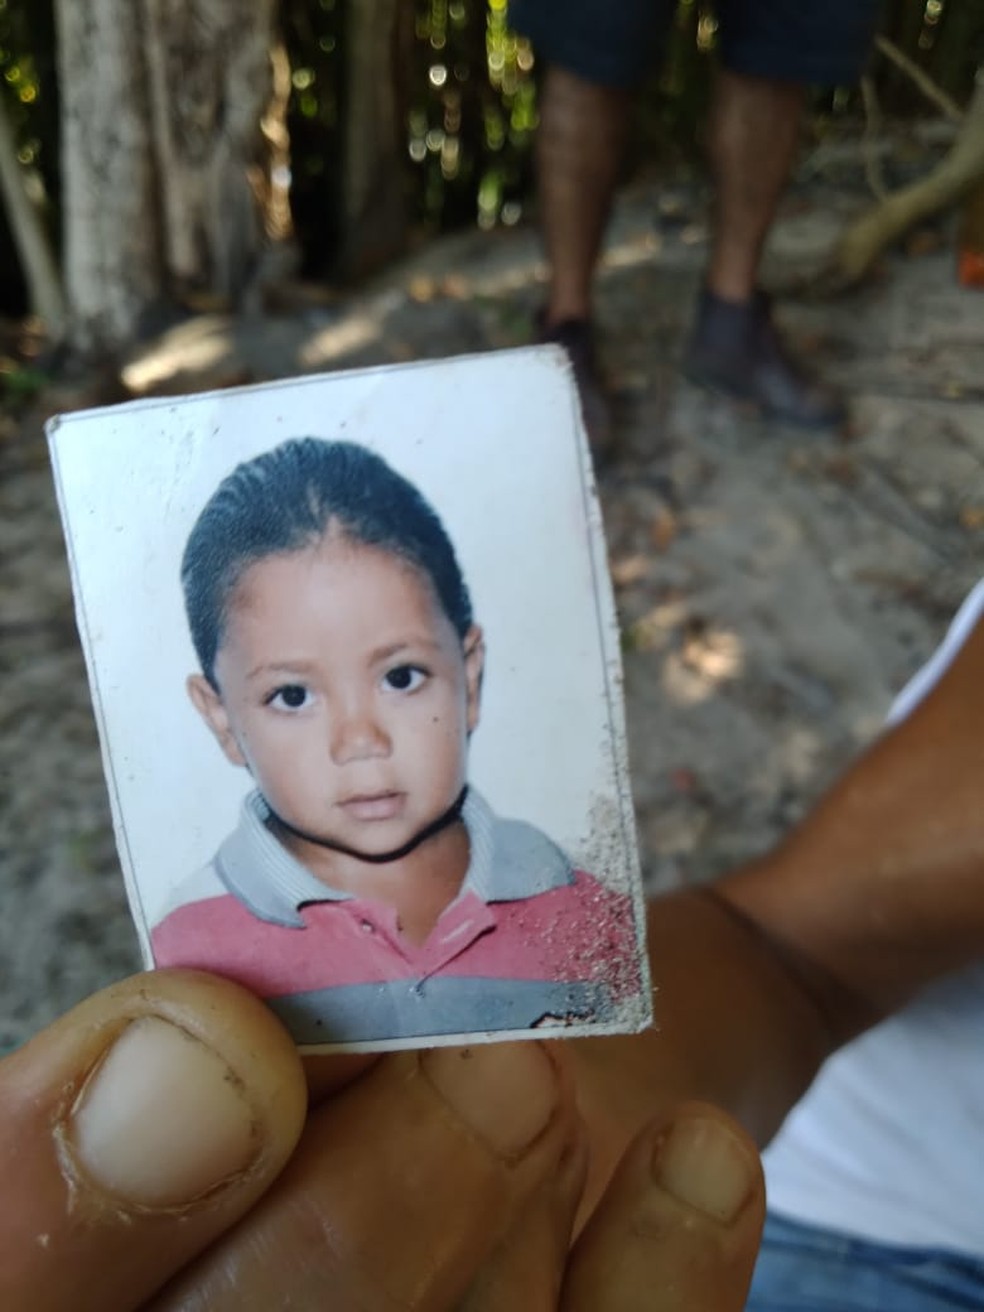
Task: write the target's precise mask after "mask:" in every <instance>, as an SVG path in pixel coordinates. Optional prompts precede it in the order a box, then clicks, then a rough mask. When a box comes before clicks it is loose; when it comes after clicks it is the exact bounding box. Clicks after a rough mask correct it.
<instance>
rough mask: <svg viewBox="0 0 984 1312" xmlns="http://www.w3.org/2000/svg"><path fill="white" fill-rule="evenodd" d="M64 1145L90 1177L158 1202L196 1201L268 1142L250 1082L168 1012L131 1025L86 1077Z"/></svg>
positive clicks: (139, 1199) (127, 1195)
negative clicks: (247, 1090) (248, 1090)
mask: <svg viewBox="0 0 984 1312" xmlns="http://www.w3.org/2000/svg"><path fill="white" fill-rule="evenodd" d="M62 1143H63V1144H64V1146H65V1147H66V1149H67V1152H68V1155H69V1157H70V1159H71V1160H72V1162H73V1163H74V1165H75V1166H76V1167H78V1168H80V1169H81V1172H82V1173H83V1175H84V1176H85V1177H86V1178H87V1179H88V1180H89V1181H91V1182H93V1183H95V1184H96V1185H97V1186H99V1187H101V1188H102V1189H104V1190H106V1191H107V1192H108V1193H110V1194H112V1195H113V1196H114V1197H116V1198H118V1199H120V1200H121V1201H122V1202H125V1203H132V1204H134V1205H136V1206H138V1207H148V1208H172V1207H177V1206H181V1205H186V1204H188V1203H191V1202H194V1201H195V1200H196V1199H198V1198H201V1197H202V1195H204V1194H207V1193H210V1192H211V1191H212V1190H214V1189H215V1188H217V1187H218V1186H219V1185H221V1184H223V1183H225V1182H226V1181H228V1180H229V1179H230V1178H231V1177H232V1176H235V1175H238V1174H239V1173H241V1172H242V1171H244V1170H245V1169H246V1167H247V1166H249V1165H250V1163H251V1162H252V1161H253V1159H254V1158H255V1157H256V1155H257V1152H258V1150H259V1136H258V1130H257V1126H256V1122H255V1119H254V1116H253V1112H252V1110H251V1108H250V1106H249V1104H248V1102H247V1101H246V1098H245V1096H244V1093H243V1089H242V1081H241V1080H240V1079H239V1078H238V1077H237V1076H236V1075H235V1074H234V1072H233V1071H232V1070H231V1069H230V1068H229V1067H228V1066H227V1065H226V1063H225V1062H224V1061H223V1059H222V1058H221V1057H220V1056H219V1055H218V1054H217V1053H215V1052H213V1051H212V1050H211V1049H210V1048H208V1047H206V1046H205V1044H204V1043H202V1042H201V1041H200V1040H199V1039H196V1038H195V1037H194V1036H193V1035H191V1034H189V1033H187V1031H185V1030H183V1029H181V1028H180V1027H179V1026H177V1025H172V1024H171V1023H170V1022H168V1021H165V1020H161V1019H160V1018H158V1017H146V1018H144V1019H142V1020H136V1021H133V1022H131V1024H130V1025H128V1026H127V1028H126V1029H125V1030H124V1031H123V1032H122V1034H121V1035H120V1037H119V1038H118V1039H117V1040H116V1042H115V1043H114V1044H113V1046H112V1048H110V1050H109V1051H108V1053H107V1054H106V1056H105V1057H104V1058H103V1059H102V1061H101V1062H100V1063H99V1065H98V1066H97V1067H96V1068H95V1070H94V1071H93V1073H92V1074H91V1075H90V1077H89V1079H88V1080H87V1081H86V1084H85V1087H84V1088H83V1089H82V1092H81V1093H80V1095H79V1097H78V1099H77V1100H76V1103H75V1106H74V1107H73V1108H72V1111H71V1113H70V1116H69V1121H68V1123H67V1125H66V1126H65V1127H64V1131H63V1135H62Z"/></svg>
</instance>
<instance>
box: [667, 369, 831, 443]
mask: <svg viewBox="0 0 984 1312" xmlns="http://www.w3.org/2000/svg"><path fill="white" fill-rule="evenodd" d="M680 373H681V375H682V376H683V377H684V378H685V379H686V380H687V382H688V383H691V384H693V386H694V387H699V388H700V390H701V391H702V392H707V393H708V394H709V395H710V396H714V397H717V398H719V399H720V400H722V401H730V402H732V403H733V404H736V405H741V406H745V407H747V408H748V410H749V411H750V412H751V413H752V414H753V415H754V416H755V417H756V418H759V419H763V420H765V421H766V422H767V423H775V424H786V425H788V426H789V427H790V428H800V429H802V430H803V431H804V432H808V433H820V432H833V431H836V430H837V429H838V428H841V427H842V426H843V424H844V423H845V422H846V421H847V414H846V412H845V413H843V414H840V415H837V416H832V417H831V418H829V419H819V418H818V419H802V418H794V417H793V416H792V415H788V414H783V413H782V412H781V411H779V410H772V409H770V408H769V407H768V406H767V405H765V404H764V403H763V402H762V401H760V400H758V398H757V397H754V396H751V395H749V394H748V393H747V392H741V391H740V390H738V389H737V388H735V387H731V386H729V385H728V384H727V383H724V382H722V381H721V380H720V379H718V378H713V377H710V376H708V375H707V374H702V373H701V372H700V371H699V370H698V369H694V368H691V367H688V366H687V365H682V366H681V368H680Z"/></svg>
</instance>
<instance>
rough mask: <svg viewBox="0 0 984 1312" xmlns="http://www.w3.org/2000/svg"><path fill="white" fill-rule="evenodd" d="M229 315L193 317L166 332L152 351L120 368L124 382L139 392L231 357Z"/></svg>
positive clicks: (152, 389)
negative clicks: (226, 316) (177, 375)
mask: <svg viewBox="0 0 984 1312" xmlns="http://www.w3.org/2000/svg"><path fill="white" fill-rule="evenodd" d="M232 350H233V341H232V334H231V332H230V323H229V320H228V319H225V318H217V317H212V316H209V315H205V316H202V317H200V318H196V319H191V320H190V321H189V322H188V323H183V324H181V325H179V326H178V327H177V328H172V329H171V330H170V332H167V333H165V334H164V336H163V337H161V338H160V339H159V340H158V341H156V342H155V343H154V345H153V346H152V347H151V348H150V350H149V351H146V352H145V353H143V354H142V355H139V356H138V357H137V358H136V359H135V360H131V361H130V363H129V364H127V365H125V366H124V367H123V369H122V370H121V376H122V379H123V383H124V386H125V387H126V388H127V389H128V390H129V391H131V392H134V393H135V394H136V395H138V396H139V395H142V394H143V393H145V392H151V391H154V390H155V389H156V388H159V387H161V386H162V385H163V384H164V383H166V382H167V381H168V379H170V378H174V377H175V375H176V374H186V373H187V374H195V373H200V372H202V371H204V370H206V369H212V368H214V367H215V366H216V365H217V364H218V363H219V362H220V361H221V360H223V359H225V358H226V357H231V355H232Z"/></svg>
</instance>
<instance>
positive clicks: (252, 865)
mask: <svg viewBox="0 0 984 1312" xmlns="http://www.w3.org/2000/svg"><path fill="white" fill-rule="evenodd" d="M181 577H182V584H183V590H184V597H185V604H186V607H187V613H188V620H189V624H190V628H191V633H192V637H193V640H194V645H195V650H196V652H197V655H198V659H199V661H200V664H201V671H200V672H199V673H196V674H193V675H192V676H191V677H190V679H189V681H188V691H189V695H190V697H191V700H192V702H193V704H194V706H195V708H196V710H197V711H198V713H199V714H200V716H201V717H202V719H203V721H204V722H205V724H206V725H207V726H208V728H209V730H210V731H211V732H212V734H213V735H214V737H215V739H216V741H217V742H218V744H219V746H220V747H221V749H222V752H223V753H224V755H225V757H226V758H227V760H228V761H229V762H230V763H231V764H232V765H235V766H240V767H244V768H245V769H246V770H248V772H249V774H250V775H251V777H252V782H253V784H254V785H255V786H254V788H253V790H252V791H251V792H250V793H249V794H248V796H247V797H246V799H245V801H244V803H243V807H242V814H241V817H240V821H239V824H238V826H237V828H236V829H235V831H234V832H233V833H232V834H231V835H230V836H229V837H228V838H227V839H226V840H225V841H224V842H223V844H222V846H221V847H220V848H219V850H218V852H217V853H216V855H215V857H214V859H213V860H212V861H211V862H210V863H209V865H208V867H207V868H206V869H204V870H203V871H201V872H200V873H199V874H197V875H195V876H193V877H192V878H191V879H190V880H188V881H186V882H185V883H183V884H182V885H180V886H179V888H178V889H177V890H176V894H175V899H174V901H175V905H174V908H173V909H172V910H169V911H168V913H167V914H166V915H165V916H164V917H163V918H162V919H161V920H160V921H159V923H158V924H157V925H156V926H154V928H153V930H152V933H151V943H152V946H153V953H154V959H155V961H156V963H157V964H158V965H161V966H196V967H203V968H207V969H210V970H215V971H217V972H219V973H220V974H223V975H226V976H228V977H230V978H233V979H236V980H238V981H240V982H242V983H244V984H246V985H248V986H249V987H250V988H252V989H253V990H254V991H255V992H257V993H259V994H260V995H261V996H263V997H265V998H267V999H269V1000H270V1003H271V1005H272V1006H273V1007H274V1009H275V1010H276V1011H277V1012H278V1013H279V1014H280V1015H281V1017H282V1018H283V1019H284V1020H285V1021H286V1023H287V1024H288V1026H289V1027H290V1029H291V1030H292V1032H293V1033H294V1035H295V1037H296V1038H297V1040H298V1042H300V1043H305V1044H310V1043H319V1042H324V1041H325V1040H329V1041H344V1040H353V1039H354V1040H367V1039H368V1040H373V1039H382V1038H393V1037H406V1036H417V1035H440V1034H461V1033H465V1032H468V1031H470V1030H475V1029H480V1030H501V1029H518V1030H525V1029H530V1028H533V1027H536V1026H537V1025H540V1024H542V1023H544V1022H548V1021H549V1022H554V1023H565V1022H569V1021H572V1020H577V1021H586V1020H592V1019H597V1020H606V1019H610V1018H611V1017H612V1015H613V1008H614V1004H615V1003H617V1002H618V1001H619V999H620V998H621V997H624V996H626V995H627V994H631V993H633V992H635V991H637V990H638V987H639V981H638V977H637V973H636V967H635V937H636V935H635V926H634V923H633V916H632V907H631V903H630V900H629V898H628V896H627V895H626V894H624V893H616V892H612V891H610V890H608V889H605V888H604V887H603V886H602V885H601V884H600V883H599V882H598V881H597V880H595V879H594V878H593V877H592V876H591V875H590V874H588V873H586V872H584V871H579V870H575V869H573V867H572V865H571V863H570V861H569V860H568V859H567V857H566V856H565V855H564V853H563V852H561V850H560V849H559V848H558V847H557V846H556V845H555V844H554V843H553V842H552V841H551V840H550V838H548V837H547V835H545V834H543V833H541V832H540V831H539V830H537V829H536V828H534V827H533V826H532V825H530V824H528V823H526V822H523V821H515V820H508V819H504V818H501V817H499V816H497V815H496V814H495V813H494V812H493V810H492V809H491V807H490V806H489V804H488V803H487V802H486V801H485V799H484V798H483V797H482V796H481V794H480V793H479V792H478V791H477V790H476V789H475V788H473V787H471V786H470V785H469V783H468V769H467V762H468V743H469V739H470V737H471V735H472V734H473V733H474V732H475V731H476V729H477V728H478V725H479V719H480V710H481V687H482V674H483V666H484V661H485V645H484V639H483V634H482V629H481V627H480V626H479V624H478V623H477V621H476V617H475V616H474V615H473V614H472V606H471V601H470V598H469V592H468V587H467V584H466V581H465V579H464V577H463V575H462V571H461V568H460V566H459V564H458V561H457V559H456V556H455V552H454V548H453V546H452V544H451V542H450V540H449V538H448V536H447V534H446V532H445V530H444V527H443V525H442V524H441V521H440V519H439V518H438V517H437V515H436V514H435V512H434V510H433V509H432V508H431V507H430V506H429V505H428V504H427V502H426V501H425V500H424V499H423V497H422V496H421V495H420V493H419V492H418V491H417V490H416V488H414V487H413V486H412V485H411V484H410V483H409V482H408V481H407V480H406V479H405V478H403V477H402V476H401V475H399V474H398V473H396V472H395V471H394V470H393V469H391V468H390V467H389V465H387V464H386V462H385V461H384V460H383V459H382V458H381V457H380V456H378V455H376V454H374V453H373V452H371V451H369V450H368V449H366V448H365V447H362V446H359V445H356V444H354V443H350V442H329V441H323V440H319V439H315V438H302V439H297V440H293V441H287V442H285V443H283V444H282V445H280V446H278V447H276V448H275V449H274V450H272V451H269V452H267V453H265V454H263V455H260V456H258V457H256V458H255V459H253V460H251V461H249V462H247V463H245V464H242V465H240V466H239V467H238V468H236V469H235V470H234V471H233V473H231V474H230V475H229V476H228V477H227V478H226V479H225V480H224V482H223V483H222V484H221V486H220V487H219V488H218V490H217V491H216V492H215V494H214V496H213V497H212V498H211V499H210V501H209V502H208V504H207V505H206V506H205V508H204V510H203V511H202V513H201V515H200V517H199V519H198V521H197V522H196V524H195V526H194V528H193V530H192V533H191V537H190V538H189V541H188V544H187V547H186V549H185V554H184V560H183V564H182V571H181Z"/></svg>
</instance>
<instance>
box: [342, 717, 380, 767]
mask: <svg viewBox="0 0 984 1312" xmlns="http://www.w3.org/2000/svg"><path fill="white" fill-rule="evenodd" d="M389 749H390V741H389V735H388V734H387V733H386V731H385V730H384V729H383V727H382V725H380V724H379V722H378V721H377V720H376V718H375V717H374V716H373V715H371V714H369V713H368V712H367V711H365V710H361V709H355V708H353V709H352V710H351V711H349V712H348V713H345V714H342V715H338V716H336V717H334V719H333V723H332V729H331V759H332V761H334V763H335V765H348V764H351V762H353V761H363V760H369V759H372V758H373V757H380V756H386V755H388V753H389Z"/></svg>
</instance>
